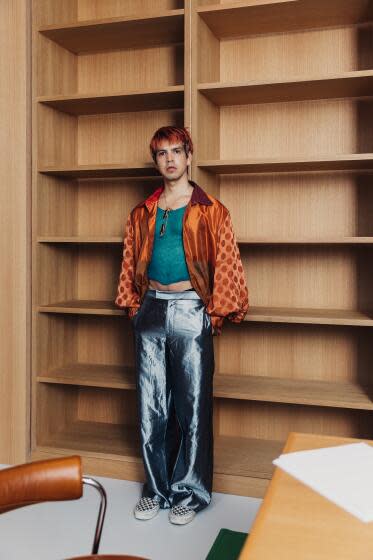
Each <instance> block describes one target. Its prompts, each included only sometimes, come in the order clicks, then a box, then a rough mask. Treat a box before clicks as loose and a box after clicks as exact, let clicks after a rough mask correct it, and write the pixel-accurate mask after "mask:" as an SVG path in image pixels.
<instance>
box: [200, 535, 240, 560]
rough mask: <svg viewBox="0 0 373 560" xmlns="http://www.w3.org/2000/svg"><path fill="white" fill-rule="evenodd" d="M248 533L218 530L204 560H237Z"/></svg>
mask: <svg viewBox="0 0 373 560" xmlns="http://www.w3.org/2000/svg"><path fill="white" fill-rule="evenodd" d="M247 535H248V533H240V532H239V531H231V530H230V529H220V531H219V534H218V536H217V537H216V539H215V541H214V544H213V545H212V548H211V550H210V552H209V553H208V555H207V556H206V560H237V558H238V556H239V554H240V552H241V549H242V547H243V545H244V542H245V540H246V538H247Z"/></svg>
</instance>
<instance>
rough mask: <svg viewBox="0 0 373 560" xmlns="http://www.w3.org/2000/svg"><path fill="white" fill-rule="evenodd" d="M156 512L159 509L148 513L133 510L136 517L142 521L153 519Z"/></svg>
mask: <svg viewBox="0 0 373 560" xmlns="http://www.w3.org/2000/svg"><path fill="white" fill-rule="evenodd" d="M157 513H159V509H157V510H156V511H155V512H154V511H151V512H148V513H144V512H137V511H135V512H134V514H135V517H136V519H141V520H143V521H146V520H147V519H153V517H155V516H156V515H157Z"/></svg>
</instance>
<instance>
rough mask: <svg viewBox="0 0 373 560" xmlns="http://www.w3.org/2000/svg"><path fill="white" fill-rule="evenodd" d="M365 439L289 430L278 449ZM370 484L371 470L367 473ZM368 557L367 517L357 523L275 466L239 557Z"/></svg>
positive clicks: (371, 548) (372, 532)
mask: <svg viewBox="0 0 373 560" xmlns="http://www.w3.org/2000/svg"><path fill="white" fill-rule="evenodd" d="M357 441H365V442H366V443H369V444H370V445H373V441H371V440H361V439H352V438H339V437H330V436H317V435H312V434H298V433H291V434H290V435H289V437H288V440H287V442H286V446H285V448H284V453H290V452H292V451H302V450H305V449H318V448H321V447H331V446H334V445H343V444H346V443H354V442H357ZM372 484H373V473H372ZM363 558H373V523H363V522H361V521H359V519H357V518H356V517H354V516H352V515H351V514H349V513H347V512H346V511H344V510H342V509H341V508H339V507H338V506H336V505H334V504H333V503H332V502H330V501H329V500H327V499H326V498H323V497H322V496H320V495H319V494H317V493H316V492H314V491H313V490H311V489H310V488H308V487H307V486H305V485H304V484H302V483H301V482H298V481H297V480H295V479H294V478H293V477H291V476H290V475H288V474H286V473H285V472H284V471H282V470H280V469H279V468H278V467H277V468H276V469H275V473H274V475H273V478H272V480H271V483H270V485H269V487H268V490H267V492H266V494H265V496H264V500H263V503H262V505H261V507H260V509H259V512H258V515H257V517H256V519H255V521H254V524H253V526H252V530H251V531H250V535H249V537H248V538H247V540H246V542H245V544H244V547H243V549H242V551H241V554H240V556H239V560H269V559H270V560H355V559H356V560H362V559H363Z"/></svg>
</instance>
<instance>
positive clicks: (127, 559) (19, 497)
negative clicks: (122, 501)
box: [0, 455, 146, 560]
mask: <svg viewBox="0 0 373 560" xmlns="http://www.w3.org/2000/svg"><path fill="white" fill-rule="evenodd" d="M83 484H88V485H90V486H93V487H94V488H96V490H97V491H98V492H99V493H100V496H101V503H100V509H99V513H98V519H97V525H96V531H95V536H94V542H93V547H92V554H91V555H90V556H79V558H78V557H76V558H70V559H69V560H88V559H90V560H92V558H97V559H100V560H146V559H145V558H139V557H138V556H123V555H107V554H103V555H98V554H97V552H98V549H99V546H100V540H101V534H102V528H103V524H104V519H105V513H106V492H105V489H104V488H103V486H102V485H101V484H100V483H99V482H98V481H97V480H95V479H93V478H89V477H85V476H82V462H81V458H80V457H79V456H78V455H73V456H71V457H63V458H60V459H47V460H45V461H34V462H31V463H25V464H23V465H17V466H15V467H9V468H6V469H2V470H0V513H5V512H7V511H11V510H13V509H17V508H20V507H24V506H28V505H32V504H38V503H41V502H54V501H61V500H78V499H79V498H81V497H82V495H83Z"/></svg>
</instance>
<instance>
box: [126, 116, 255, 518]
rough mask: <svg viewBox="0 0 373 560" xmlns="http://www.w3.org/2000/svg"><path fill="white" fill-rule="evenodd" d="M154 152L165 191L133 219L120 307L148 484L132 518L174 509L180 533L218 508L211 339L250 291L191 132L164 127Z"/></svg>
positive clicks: (236, 318)
mask: <svg viewBox="0 0 373 560" xmlns="http://www.w3.org/2000/svg"><path fill="white" fill-rule="evenodd" d="M150 150H151V153H152V157H153V160H154V162H155V165H156V167H157V169H158V170H159V172H160V174H161V175H162V177H163V184H162V186H160V187H159V188H157V189H156V190H155V191H154V192H153V193H152V194H151V195H150V196H149V197H148V198H147V199H146V200H144V201H142V202H141V203H140V204H138V205H137V206H135V208H133V210H132V211H131V212H130V214H129V216H128V219H127V222H126V226H125V233H124V247H123V260H122V267H121V273H120V279H119V285H118V293H117V297H116V299H115V303H116V305H117V306H119V307H120V308H122V309H126V312H127V315H128V316H129V317H130V319H131V324H132V327H133V332H134V339H135V360H136V386H137V398H138V411H139V421H140V435H141V449H142V457H143V462H144V468H145V473H146V483H145V484H144V487H143V491H142V497H141V499H140V500H139V502H138V504H137V505H136V507H135V510H134V514H135V517H136V518H138V519H151V518H152V517H154V516H155V515H156V514H157V513H158V511H159V509H160V508H171V510H170V512H169V520H170V521H171V522H172V523H175V524H179V525H182V524H185V523H188V522H190V521H191V520H192V519H193V518H194V516H195V514H196V512H198V511H200V510H201V509H203V508H205V507H206V506H208V504H209V503H210V501H211V492H212V480H213V424H212V417H213V392H212V390H213V374H214V346H213V339H212V337H213V335H215V336H216V335H220V334H221V329H222V325H223V321H224V318H228V319H229V320H230V321H232V322H235V323H239V322H241V321H243V319H244V317H245V315H246V313H247V310H248V307H249V302H248V289H247V286H246V280H245V274H244V270H243V266H242V262H241V257H240V252H239V249H238V246H237V242H236V238H235V234H234V231H233V225H232V221H231V217H230V214H229V211H228V210H227V208H226V207H225V206H224V205H223V204H222V203H221V202H220V201H219V200H217V199H216V198H214V197H213V196H211V195H209V194H207V193H206V192H205V191H203V190H202V189H201V187H199V186H198V185H197V184H196V183H194V182H193V181H189V180H188V166H189V165H190V163H191V161H192V153H193V144H192V140H191V137H190V135H189V133H188V131H187V130H186V129H185V128H177V127H172V126H167V127H162V128H160V129H158V130H157V131H156V132H155V134H154V136H153V138H152V140H151V143H150ZM175 442H176V443H175Z"/></svg>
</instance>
